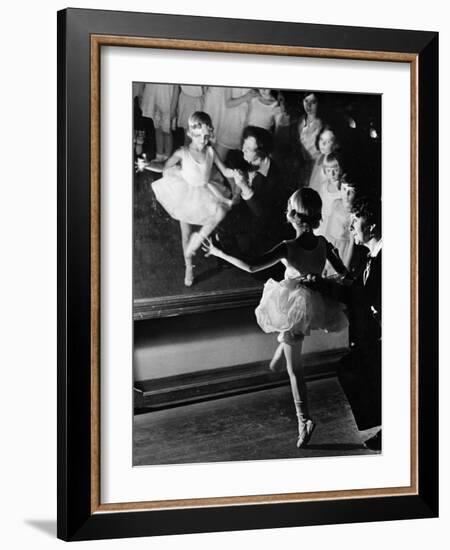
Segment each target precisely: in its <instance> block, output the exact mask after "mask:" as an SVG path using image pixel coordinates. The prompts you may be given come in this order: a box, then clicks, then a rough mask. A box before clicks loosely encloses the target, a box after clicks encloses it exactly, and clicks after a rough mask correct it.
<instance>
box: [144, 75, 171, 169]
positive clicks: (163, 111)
mask: <svg viewBox="0 0 450 550" xmlns="http://www.w3.org/2000/svg"><path fill="white" fill-rule="evenodd" d="M177 101H178V87H177V86H175V85H174V84H145V86H144V91H143V94H142V103H141V109H142V116H143V117H146V118H151V119H153V124H154V127H155V139H156V158H155V160H154V161H153V163H150V164H149V166H152V165H154V166H155V167H158V165H159V164H161V163H163V162H165V161H166V160H167V159H168V158H169V156H170V155H171V154H172V148H173V138H172V128H173V125H174V121H175V113H176V106H177Z"/></svg>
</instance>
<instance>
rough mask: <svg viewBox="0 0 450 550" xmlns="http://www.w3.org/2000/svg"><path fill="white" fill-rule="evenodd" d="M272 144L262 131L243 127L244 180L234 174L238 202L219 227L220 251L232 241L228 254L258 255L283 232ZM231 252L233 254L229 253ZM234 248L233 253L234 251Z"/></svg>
mask: <svg viewBox="0 0 450 550" xmlns="http://www.w3.org/2000/svg"><path fill="white" fill-rule="evenodd" d="M272 146H273V140H272V136H271V134H270V133H269V132H268V131H267V130H265V129H264V128H259V127H257V126H247V127H246V128H245V129H244V133H243V144H242V154H243V157H244V160H245V161H246V163H247V164H248V166H249V170H248V177H246V175H244V174H241V176H240V177H239V174H238V173H237V172H236V176H235V183H236V185H237V187H238V188H239V192H240V196H241V200H240V201H239V203H238V204H236V205H235V206H234V207H233V208H232V210H231V212H229V213H228V215H227V217H226V218H225V220H224V222H223V223H222V224H221V227H220V232H219V238H220V240H221V241H222V247H224V246H225V248H227V244H230V243H231V241H232V240H233V241H234V247H232V250H230V252H234V253H235V254H239V253H240V254H252V255H253V254H258V253H259V252H260V251H259V250H257V249H255V247H256V248H258V246H260V247H262V249H263V250H264V251H265V250H267V248H268V247H270V246H271V245H272V244H274V243H275V242H278V240H279V237H280V231H281V230H282V229H284V226H285V223H284V216H283V210H284V209H283V206H282V205H284V202H285V196H284V194H283V189H284V187H283V186H282V185H281V177H280V172H279V170H278V167H277V165H276V164H275V162H274V161H273V159H272V158H271V157H270V153H271V151H272ZM233 248H234V250H233ZM236 248H237V249H236Z"/></svg>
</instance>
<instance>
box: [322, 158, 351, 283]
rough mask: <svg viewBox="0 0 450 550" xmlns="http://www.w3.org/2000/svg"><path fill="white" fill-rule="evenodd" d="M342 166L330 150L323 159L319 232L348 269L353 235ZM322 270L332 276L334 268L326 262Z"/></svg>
mask: <svg viewBox="0 0 450 550" xmlns="http://www.w3.org/2000/svg"><path fill="white" fill-rule="evenodd" d="M341 165H342V160H341V158H340V156H339V155H337V154H336V153H330V154H329V155H327V156H326V157H325V159H324V161H323V171H324V173H325V176H326V178H327V180H326V182H325V184H324V185H322V188H321V194H320V196H321V198H322V203H323V209H322V212H323V213H322V218H323V221H322V224H321V226H320V234H322V235H323V236H324V237H325V238H326V239H327V240H328V241H329V242H330V243H331V244H332V245H333V246H334V247H335V248H336V249H337V251H338V253H339V256H340V258H341V259H342V261H343V263H344V265H345V266H346V267H347V268H349V266H350V262H351V259H352V255H353V238H352V236H351V234H350V197H351V191H350V190H349V189H348V184H347V183H345V182H344V176H343V174H342V166H341ZM352 188H353V187H352ZM324 273H325V274H327V275H332V274H334V273H335V271H334V270H333V268H332V266H330V265H328V264H327V266H326V270H325V272H324Z"/></svg>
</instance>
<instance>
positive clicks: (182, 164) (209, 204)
mask: <svg viewBox="0 0 450 550" xmlns="http://www.w3.org/2000/svg"><path fill="white" fill-rule="evenodd" d="M187 135H188V137H189V139H190V143H189V145H188V146H186V147H181V148H180V149H178V150H177V151H175V153H174V154H173V155H172V156H171V157H170V158H169V160H168V161H167V162H166V164H165V167H164V174H163V177H162V178H161V179H159V180H156V181H154V182H153V184H152V188H153V191H154V192H155V195H156V198H157V199H158V201H159V202H160V203H161V204H162V206H163V207H164V208H165V210H166V211H167V212H168V213H169V214H170V215H171V216H172V218H175V219H176V220H179V222H180V229H181V243H182V247H183V253H184V258H185V264H186V272H185V277H184V284H185V285H186V286H191V285H192V284H193V282H194V273H193V269H194V266H193V264H192V257H193V256H194V254H195V253H196V251H197V250H198V248H199V247H200V245H201V243H202V240H203V239H205V238H207V237H208V236H209V235H210V233H211V232H212V231H213V230H214V229H215V227H216V226H217V224H218V223H219V222H220V221H221V220H223V218H224V217H225V215H226V213H227V212H228V210H229V208H230V206H231V201H230V200H229V199H227V198H226V197H225V196H224V195H223V194H222V190H221V189H220V188H219V187H218V186H217V185H215V184H213V183H211V182H210V175H211V168H212V166H213V163H214V164H215V165H216V166H217V168H218V169H219V170H220V171H221V172H222V174H223V175H224V176H225V177H229V178H231V177H233V175H234V172H233V170H230V169H228V168H226V167H225V166H224V164H223V163H222V161H221V160H220V159H219V157H218V156H217V154H216V153H215V152H214V149H213V148H212V147H211V146H210V144H209V143H210V140H211V138H212V135H213V127H212V123H211V119H210V117H209V115H207V114H206V113H204V112H201V111H199V112H195V113H193V114H192V115H191V116H190V117H189V122H188V133H187ZM137 168H138V170H144V169H147V168H148V165H147V164H146V163H145V161H138V162H137ZM193 225H200V226H201V229H200V231H199V232H198V233H194V232H193V227H192V226H193Z"/></svg>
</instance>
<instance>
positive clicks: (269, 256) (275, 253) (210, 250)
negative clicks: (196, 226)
mask: <svg viewBox="0 0 450 550" xmlns="http://www.w3.org/2000/svg"><path fill="white" fill-rule="evenodd" d="M202 248H203V250H204V251H205V252H206V254H205V256H216V257H217V258H220V259H221V260H225V261H226V262H228V263H230V264H231V265H234V266H235V267H238V268H239V269H242V270H243V271H247V272H248V273H256V272H257V271H263V270H264V269H267V268H269V267H272V266H273V265H275V264H277V263H278V262H279V261H281V260H283V259H285V258H286V255H287V250H286V243H285V242H284V241H283V242H281V243H279V244H277V245H276V246H274V247H273V248H272V249H271V250H269V251H268V252H266V253H265V254H263V255H262V256H260V257H259V258H256V259H255V260H254V261H253V262H252V263H251V264H250V263H248V262H245V261H244V260H240V259H239V258H235V257H234V256H230V255H229V254H225V252H223V251H222V250H220V248H217V247H216V246H214V245H213V244H212V242H211V240H210V239H205V240H204V241H203V244H202Z"/></svg>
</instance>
